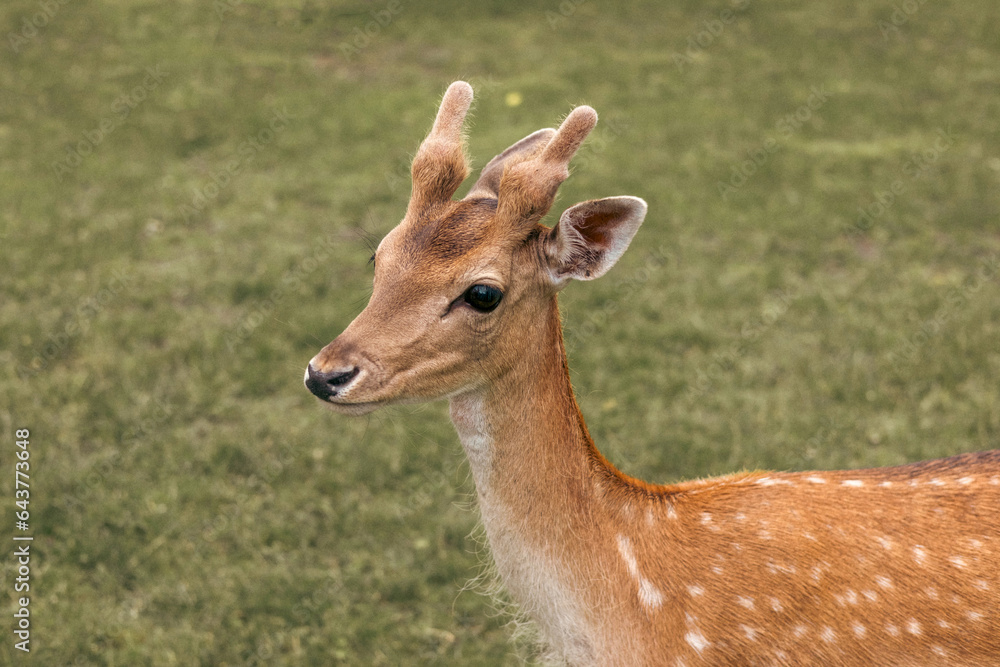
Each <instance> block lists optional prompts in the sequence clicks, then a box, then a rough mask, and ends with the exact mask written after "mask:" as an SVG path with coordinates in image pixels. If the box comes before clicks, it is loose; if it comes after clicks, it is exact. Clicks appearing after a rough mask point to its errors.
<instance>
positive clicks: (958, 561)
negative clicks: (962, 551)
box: [948, 556, 968, 569]
mask: <svg viewBox="0 0 1000 667" xmlns="http://www.w3.org/2000/svg"><path fill="white" fill-rule="evenodd" d="M948 562H949V563H951V564H952V565H954V566H955V567H957V568H959V569H965V567H966V566H967V565H968V563H967V562H966V561H965V559H964V558H962V557H961V556H952V557H951V558H949V559H948Z"/></svg>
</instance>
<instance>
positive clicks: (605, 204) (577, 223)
mask: <svg viewBox="0 0 1000 667" xmlns="http://www.w3.org/2000/svg"><path fill="white" fill-rule="evenodd" d="M645 217H646V202H644V201H643V200H641V199H639V198H638V197H608V198H606V199H593V200H591V201H585V202H582V203H580V204H577V205H576V206H573V207H571V208H568V209H566V211H565V212H564V213H563V214H562V216H561V217H560V218H559V224H558V225H556V226H555V227H553V228H552V229H551V230H549V232H548V233H547V234H546V236H545V237H544V241H543V244H544V245H543V247H544V252H545V257H546V259H547V260H548V263H549V271H550V273H551V275H552V281H553V283H554V284H555V285H557V286H559V287H562V286H564V285H565V284H566V283H567V282H569V279H570V278H576V279H577V280H593V279H594V278H600V277H601V276H603V275H604V274H605V273H607V272H608V269H610V268H611V267H612V266H614V265H615V262H617V261H618V258H620V257H621V256H622V255H623V254H624V253H625V249H626V248H628V244H629V243H630V242H631V241H632V237H633V236H635V233H636V232H637V231H638V230H639V225H641V224H642V220H643V218H645Z"/></svg>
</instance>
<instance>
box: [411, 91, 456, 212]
mask: <svg viewBox="0 0 1000 667" xmlns="http://www.w3.org/2000/svg"><path fill="white" fill-rule="evenodd" d="M470 104H472V86H470V85H469V84H467V83H466V82H464V81H456V82H454V83H453V84H451V85H450V86H448V90H447V91H446V92H445V94H444V98H443V99H442V100H441V108H440V109H438V113H437V118H435V119H434V127H432V128H431V132H430V134H428V135H427V138H426V139H424V142H423V143H422V144H420V148H419V149H418V150H417V154H416V156H415V157H414V158H413V165H412V166H411V167H410V173H411V175H412V177H413V192H412V194H411V195H410V204H409V206H408V207H407V217H409V216H410V215H411V214H413V215H416V214H417V213H419V212H420V210H422V209H423V208H425V207H427V206H429V205H432V204H437V203H440V202H444V201H448V200H449V199H451V197H452V195H454V194H455V191H456V190H458V187H459V186H460V185H461V184H462V181H464V180H465V178H466V177H467V176H468V175H469V163H468V160H466V158H465V141H464V139H463V138H462V127H463V123H464V122H465V114H466V113H468V111H469V105H470Z"/></svg>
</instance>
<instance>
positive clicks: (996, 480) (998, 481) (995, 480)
mask: <svg viewBox="0 0 1000 667" xmlns="http://www.w3.org/2000/svg"><path fill="white" fill-rule="evenodd" d="M990 484H992V485H993V486H1000V475H993V476H992V477H990Z"/></svg>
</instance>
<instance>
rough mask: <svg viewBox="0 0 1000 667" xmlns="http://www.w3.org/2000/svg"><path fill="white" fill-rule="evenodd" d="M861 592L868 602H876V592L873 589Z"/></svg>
mask: <svg viewBox="0 0 1000 667" xmlns="http://www.w3.org/2000/svg"><path fill="white" fill-rule="evenodd" d="M861 594H862V595H864V596H865V599H866V600H868V601H869V602H877V601H878V593H876V592H875V591H873V590H871V589H868V590H864V591H861Z"/></svg>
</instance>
